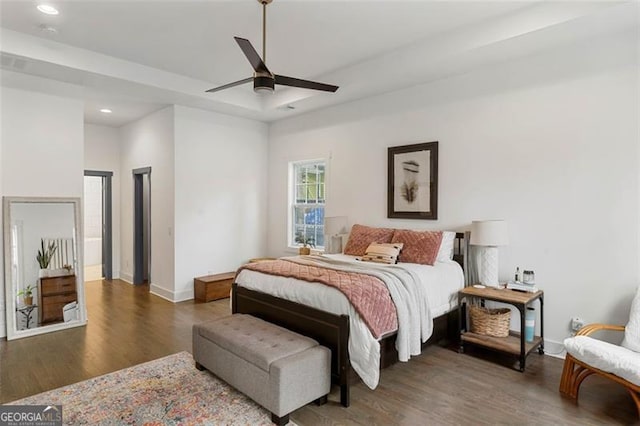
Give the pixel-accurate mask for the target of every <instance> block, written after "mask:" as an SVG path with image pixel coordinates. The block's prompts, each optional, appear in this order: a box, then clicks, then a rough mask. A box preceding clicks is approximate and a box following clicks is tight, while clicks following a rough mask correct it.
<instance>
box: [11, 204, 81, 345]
mask: <svg viewBox="0 0 640 426" xmlns="http://www.w3.org/2000/svg"><path fill="white" fill-rule="evenodd" d="M3 212H4V271H5V281H4V283H5V303H6V306H5V311H6V319H7V321H6V322H7V339H8V340H12V339H18V338H21V337H27V336H33V335H36V334H42V333H48V332H51V331H57V330H62V329H65V328H70V327H77V326H82V325H85V324H86V323H87V312H86V305H85V300H84V279H83V262H82V223H81V216H80V199H79V198H40V197H4V204H3Z"/></svg>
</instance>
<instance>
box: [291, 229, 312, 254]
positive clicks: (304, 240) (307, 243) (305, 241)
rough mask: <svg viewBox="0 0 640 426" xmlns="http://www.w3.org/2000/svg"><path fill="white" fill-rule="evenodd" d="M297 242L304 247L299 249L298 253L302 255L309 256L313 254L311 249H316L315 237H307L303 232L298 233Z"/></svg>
mask: <svg viewBox="0 0 640 426" xmlns="http://www.w3.org/2000/svg"><path fill="white" fill-rule="evenodd" d="M295 242H296V243H298V244H302V247H300V248H299V249H298V253H299V254H300V255H309V254H311V247H315V240H314V238H313V237H307V236H306V235H304V234H303V233H302V232H297V233H296V238H295Z"/></svg>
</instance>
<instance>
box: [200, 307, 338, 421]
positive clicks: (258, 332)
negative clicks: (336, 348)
mask: <svg viewBox="0 0 640 426" xmlns="http://www.w3.org/2000/svg"><path fill="white" fill-rule="evenodd" d="M193 358H194V360H195V362H196V368H198V369H199V370H204V369H207V370H209V371H210V372H212V373H213V374H215V375H216V376H218V377H220V378H221V379H223V380H224V381H226V382H227V383H229V384H230V385H231V386H233V387H235V388H236V389H238V390H239V391H240V392H242V393H244V394H245V395H247V396H249V397H250V398H251V399H253V400H254V401H256V402H257V403H258V404H260V405H262V406H263V407H264V408H266V409H267V410H269V411H270V412H271V420H272V421H273V422H274V423H276V424H286V423H287V422H288V421H289V414H290V413H291V412H293V411H295V410H297V409H298V408H300V407H302V406H304V405H306V404H308V403H309V402H312V401H316V403H318V404H322V403H324V402H326V401H327V395H328V393H329V390H330V387H331V353H330V351H329V349H327V348H325V347H324V346H320V345H318V342H316V341H315V340H313V339H310V338H308V337H305V336H302V335H300V334H297V333H294V332H292V331H290V330H287V329H285V328H282V327H279V326H277V325H275V324H271V323H268V322H266V321H263V320H261V319H258V318H255V317H252V316H251V315H244V314H235V315H232V316H229V317H224V318H220V319H217V320H213V321H208V322H205V323H202V324H195V325H194V326H193Z"/></svg>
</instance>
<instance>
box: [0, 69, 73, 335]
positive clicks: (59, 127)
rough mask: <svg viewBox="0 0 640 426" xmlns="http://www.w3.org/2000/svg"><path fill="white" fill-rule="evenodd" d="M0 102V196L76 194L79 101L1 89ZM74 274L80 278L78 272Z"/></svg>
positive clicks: (1, 326)
mask: <svg viewBox="0 0 640 426" xmlns="http://www.w3.org/2000/svg"><path fill="white" fill-rule="evenodd" d="M4 73H5V71H3V74H4ZM6 73H7V74H9V72H6ZM3 77H4V76H3ZM41 80H42V79H41ZM45 83H46V86H47V87H48V88H50V89H52V90H54V91H56V92H60V93H70V94H71V95H75V94H79V88H77V87H75V86H71V85H68V84H64V83H57V82H53V81H46V82H45ZM1 104H2V110H1V111H2V115H1V116H0V117H1V118H0V123H1V125H0V128H1V130H0V147H1V148H0V149H1V151H2V158H1V163H0V182H1V183H2V187H1V189H0V194H1V195H3V196H38V197H41V196H42V197H82V175H83V163H84V161H83V155H84V154H83V152H84V149H83V123H82V122H83V102H82V100H80V99H77V98H74V97H71V96H70V97H64V96H58V95H49V94H44V93H36V92H31V91H27V90H21V89H14V88H10V87H2V93H1ZM78 274H79V276H80V277H81V276H82V275H81V274H82V271H78ZM0 282H1V283H2V286H1V287H2V288H3V291H2V294H1V295H0V300H1V301H2V302H0V306H2V309H4V303H3V301H4V275H2V277H1V278H0ZM5 328H6V327H5V315H4V311H2V312H0V337H2V336H4V335H5Z"/></svg>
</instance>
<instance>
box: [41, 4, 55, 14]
mask: <svg viewBox="0 0 640 426" xmlns="http://www.w3.org/2000/svg"><path fill="white" fill-rule="evenodd" d="M38 10H39V11H40V12H42V13H46V14H47V15H57V14H58V13H60V12H58V9H56V8H55V7H53V6H50V5H48V4H39V5H38Z"/></svg>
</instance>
